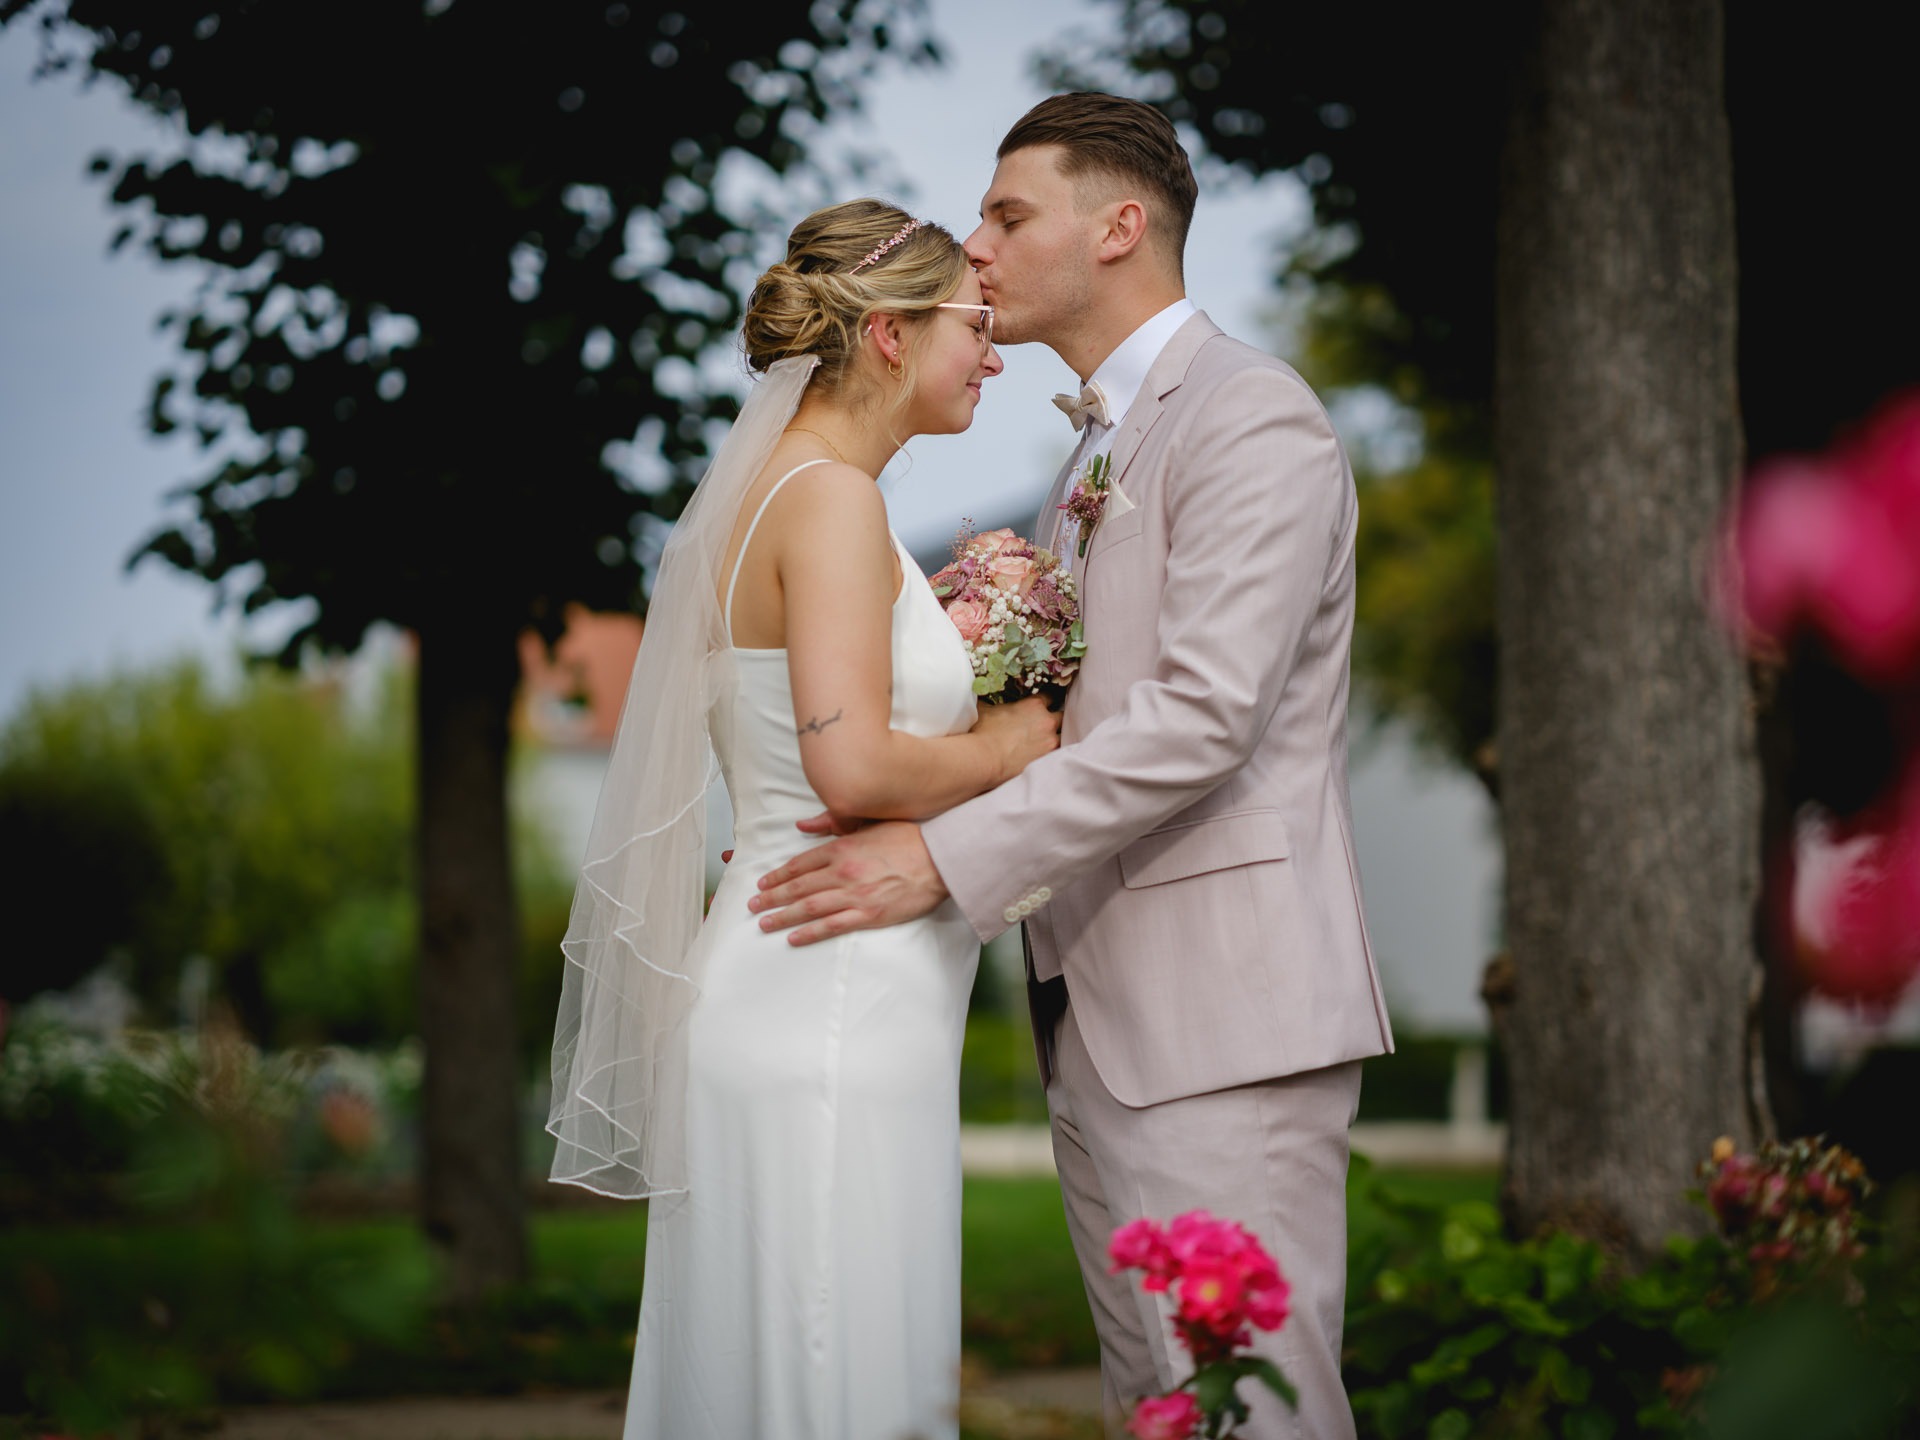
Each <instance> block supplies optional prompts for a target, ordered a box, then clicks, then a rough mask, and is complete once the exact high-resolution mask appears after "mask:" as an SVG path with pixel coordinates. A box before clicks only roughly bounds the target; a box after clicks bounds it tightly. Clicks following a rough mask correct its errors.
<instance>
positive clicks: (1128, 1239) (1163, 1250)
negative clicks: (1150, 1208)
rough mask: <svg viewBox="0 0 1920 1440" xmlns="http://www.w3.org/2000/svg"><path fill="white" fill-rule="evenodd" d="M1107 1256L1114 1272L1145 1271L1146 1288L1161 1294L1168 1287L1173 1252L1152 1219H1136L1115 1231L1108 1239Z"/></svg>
mask: <svg viewBox="0 0 1920 1440" xmlns="http://www.w3.org/2000/svg"><path fill="white" fill-rule="evenodd" d="M1107 1258H1108V1259H1109V1260H1110V1261H1111V1262H1112V1263H1113V1270H1114V1273H1115V1274H1118V1273H1119V1272H1120V1271H1122V1270H1144V1271H1146V1272H1147V1278H1146V1282H1145V1285H1144V1287H1143V1288H1145V1289H1146V1290H1148V1291H1150V1292H1152V1293H1154V1294H1158V1293H1159V1292H1160V1291H1162V1290H1165V1289H1166V1288H1167V1280H1168V1278H1169V1277H1170V1275H1171V1274H1172V1268H1173V1255H1172V1253H1171V1252H1170V1251H1169V1250H1168V1249H1167V1237H1166V1236H1165V1235H1163V1234H1162V1233H1161V1231H1160V1227H1159V1226H1158V1225H1156V1224H1155V1223H1154V1222H1153V1221H1151V1220H1148V1219H1145V1218H1142V1219H1139V1220H1134V1221H1131V1222H1129V1223H1128V1224H1125V1225H1122V1226H1121V1227H1120V1228H1119V1229H1118V1230H1116V1231H1114V1232H1113V1239H1112V1240H1110V1241H1108V1242H1107Z"/></svg>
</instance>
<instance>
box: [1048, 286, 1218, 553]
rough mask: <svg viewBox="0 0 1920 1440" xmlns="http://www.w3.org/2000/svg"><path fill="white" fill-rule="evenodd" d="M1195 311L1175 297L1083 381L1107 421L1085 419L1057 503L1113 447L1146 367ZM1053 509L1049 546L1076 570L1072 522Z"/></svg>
mask: <svg viewBox="0 0 1920 1440" xmlns="http://www.w3.org/2000/svg"><path fill="white" fill-rule="evenodd" d="M1198 313H1199V310H1198V307H1197V306H1195V305H1194V303H1193V301H1191V300H1188V299H1186V298H1184V297H1183V298H1181V299H1179V300H1176V301H1174V302H1173V304H1171V305H1169V306H1167V308H1166V309H1164V310H1162V311H1160V312H1159V313H1157V314H1155V315H1153V316H1150V317H1149V318H1148V319H1147V320H1146V321H1145V322H1143V323H1142V324H1141V326H1140V328H1139V329H1137V330H1135V331H1134V332H1133V333H1132V334H1131V335H1129V336H1127V338H1126V339H1124V340H1122V341H1121V342H1120V343H1119V344H1118V345H1116V346H1115V347H1114V350H1113V353H1112V354H1111V355H1109V356H1107V358H1106V359H1105V360H1103V361H1101V362H1100V368H1099V369H1098V370H1095V371H1094V372H1093V374H1092V376H1091V377H1089V379H1088V381H1087V383H1088V384H1089V385H1091V386H1092V387H1094V388H1095V389H1097V390H1098V391H1099V392H1100V394H1101V395H1102V396H1103V397H1104V399H1105V401H1106V408H1107V422H1108V423H1107V424H1105V425H1102V424H1101V423H1100V422H1099V421H1098V420H1095V419H1093V418H1091V417H1089V418H1088V420H1087V425H1086V428H1085V429H1084V430H1082V431H1081V432H1080V442H1079V444H1078V445H1076V446H1075V447H1074V451H1073V455H1072V457H1071V458H1070V459H1069V460H1068V461H1067V470H1066V475H1065V476H1064V477H1063V478H1062V484H1061V487H1060V493H1059V496H1058V499H1057V500H1056V502H1055V503H1056V504H1058V503H1060V502H1063V501H1064V500H1065V499H1066V497H1067V496H1068V495H1070V494H1071V493H1072V492H1073V486H1074V484H1075V483H1076V482H1077V480H1078V477H1079V476H1080V475H1082V474H1084V473H1085V471H1086V466H1087V462H1088V461H1089V460H1091V459H1093V457H1094V456H1096V455H1105V454H1107V453H1108V452H1109V451H1111V450H1112V449H1113V437H1114V433H1115V432H1116V431H1118V430H1119V428H1120V426H1121V423H1122V422H1123V421H1125V420H1126V418H1127V411H1128V409H1129V408H1131V406H1132V405H1133V402H1134V399H1135V397H1136V396H1138V395H1139V393H1140V387H1141V386H1142V385H1144V384H1146V383H1147V372H1148V371H1150V370H1151V369H1153V362H1154V361H1156V360H1158V359H1159V358H1160V352H1161V351H1162V350H1164V349H1166V347H1167V342H1168V341H1169V340H1171V339H1173V336H1174V332H1175V331H1177V330H1178V329H1179V328H1180V327H1181V326H1182V325H1184V324H1186V323H1187V321H1188V320H1189V319H1191V318H1192V317H1193V316H1194V315H1196V314H1198ZM1055 514H1056V516H1057V520H1056V523H1055V529H1054V538H1053V544H1052V545H1051V546H1050V547H1049V548H1051V549H1052V551H1053V553H1054V554H1056V555H1059V556H1061V557H1062V558H1064V559H1065V560H1066V562H1067V565H1068V568H1070V569H1072V570H1074V571H1075V572H1076V573H1077V572H1078V570H1079V566H1078V564H1077V563H1076V560H1077V555H1076V552H1077V551H1078V549H1079V541H1078V538H1077V537H1076V536H1073V535H1072V534H1071V533H1070V532H1071V531H1072V530H1073V529H1074V528H1075V527H1074V526H1073V524H1072V522H1071V521H1069V520H1068V519H1067V518H1066V513H1065V512H1064V511H1056V512H1055Z"/></svg>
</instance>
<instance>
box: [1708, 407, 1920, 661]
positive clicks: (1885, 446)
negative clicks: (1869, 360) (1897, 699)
mask: <svg viewBox="0 0 1920 1440" xmlns="http://www.w3.org/2000/svg"><path fill="white" fill-rule="evenodd" d="M1730 538H1731V545H1730V551H1731V553H1730V554H1729V555H1728V557H1727V560H1728V562H1729V563H1728V566H1727V570H1728V574H1727V576H1726V577H1725V578H1724V579H1723V582H1722V584H1721V585H1720V586H1719V587H1718V588H1719V590H1720V602H1721V605H1722V608H1723V609H1724V610H1725V611H1726V612H1727V614H1726V616H1725V618H1726V619H1727V620H1728V621H1729V622H1730V623H1732V624H1734V625H1736V626H1737V627H1738V628H1741V629H1744V630H1745V631H1747V632H1748V635H1749V638H1750V639H1757V638H1764V639H1766V640H1768V641H1771V642H1773V643H1774V644H1779V643H1781V642H1783V641H1785V640H1787V639H1789V638H1791V637H1792V636H1793V635H1794V634H1795V633H1796V632H1798V631H1801V630H1803V629H1805V630H1812V631H1813V632H1815V633H1816V634H1818V635H1819V636H1820V637H1821V638H1822V639H1823V640H1824V641H1825V642H1826V643H1827V645H1828V646H1829V648H1830V649H1831V650H1832V651H1833V653H1834V655H1835V656H1836V657H1837V658H1838V659H1839V660H1840V662H1841V663H1842V664H1843V665H1845V666H1846V667H1847V668H1848V669H1850V670H1851V671H1853V672H1854V673H1855V674H1857V675H1858V676H1859V677H1860V678H1862V679H1863V680H1866V681H1867V682H1868V683H1870V684H1885V683H1891V682H1898V681H1900V680H1901V679H1902V678H1903V677H1910V676H1911V675H1912V674H1913V673H1914V670H1915V668H1916V666H1920V395H1916V396H1909V397H1907V398H1905V399H1903V400H1902V401H1900V402H1898V403H1896V404H1895V405H1893V406H1891V407H1889V408H1888V409H1887V410H1885V411H1883V412H1882V413H1881V414H1880V415H1879V416H1877V417H1875V419H1874V420H1873V421H1871V422H1870V423H1869V424H1868V426H1867V427H1866V428H1865V429H1864V430H1863V431H1862V432H1861V434H1860V435H1859V436H1858V437H1856V438H1855V439H1854V440H1852V441H1851V442H1849V443H1847V444H1845V445H1843V446H1841V447H1838V448H1836V449H1835V450H1834V451H1832V452H1830V453H1829V454H1827V455H1823V456H1820V457H1818V458H1815V459H1805V458H1792V459H1783V460H1776V461H1773V462H1771V463H1769V464H1767V465H1764V466H1761V467H1760V468H1758V469H1757V470H1756V471H1755V472H1754V474H1753V476H1752V478H1751V479H1750V480H1749V481H1748V483H1747V486H1746V489H1745V493H1744V495H1743V496H1742V498H1741V501H1740V503H1739V505H1738V507H1737V509H1736V511H1735V514H1734V518H1733V524H1732V526H1731V528H1730Z"/></svg>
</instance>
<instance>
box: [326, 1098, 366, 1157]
mask: <svg viewBox="0 0 1920 1440" xmlns="http://www.w3.org/2000/svg"><path fill="white" fill-rule="evenodd" d="M320 1129H321V1131H322V1133H324V1134H325V1135H326V1137H327V1139H329V1140H331V1141H332V1142H333V1143H334V1145H336V1146H337V1147H338V1148H339V1150H340V1152H341V1153H342V1154H343V1155H364V1154H366V1153H367V1152H368V1151H369V1150H371V1149H372V1148H373V1147H374V1145H375V1144H377V1143H378V1142H379V1139H380V1112H379V1111H378V1110H377V1109H375V1108H374V1104H373V1102H372V1101H371V1100H369V1099H367V1097H366V1096H364V1095H361V1094H358V1093H356V1092H355V1091H352V1090H342V1089H335V1090H329V1091H327V1093H326V1094H325V1095H323V1096H321V1097H320Z"/></svg>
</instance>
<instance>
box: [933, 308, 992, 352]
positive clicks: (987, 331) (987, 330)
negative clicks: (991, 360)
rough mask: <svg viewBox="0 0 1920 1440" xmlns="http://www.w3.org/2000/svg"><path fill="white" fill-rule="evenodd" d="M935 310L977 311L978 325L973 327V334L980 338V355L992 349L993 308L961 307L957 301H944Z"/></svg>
mask: <svg viewBox="0 0 1920 1440" xmlns="http://www.w3.org/2000/svg"><path fill="white" fill-rule="evenodd" d="M933 308H934V309H936V310H978V311H979V312H980V323H979V324H978V325H976V326H974V327H973V333H974V334H976V335H978V336H979V337H980V353H981V354H982V355H984V354H986V353H987V351H989V350H991V349H992V348H993V307H992V306H991V305H962V304H961V303H960V302H959V301H957V300H946V301H942V302H941V303H940V304H938V305H936V306H934V307H933Z"/></svg>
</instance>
